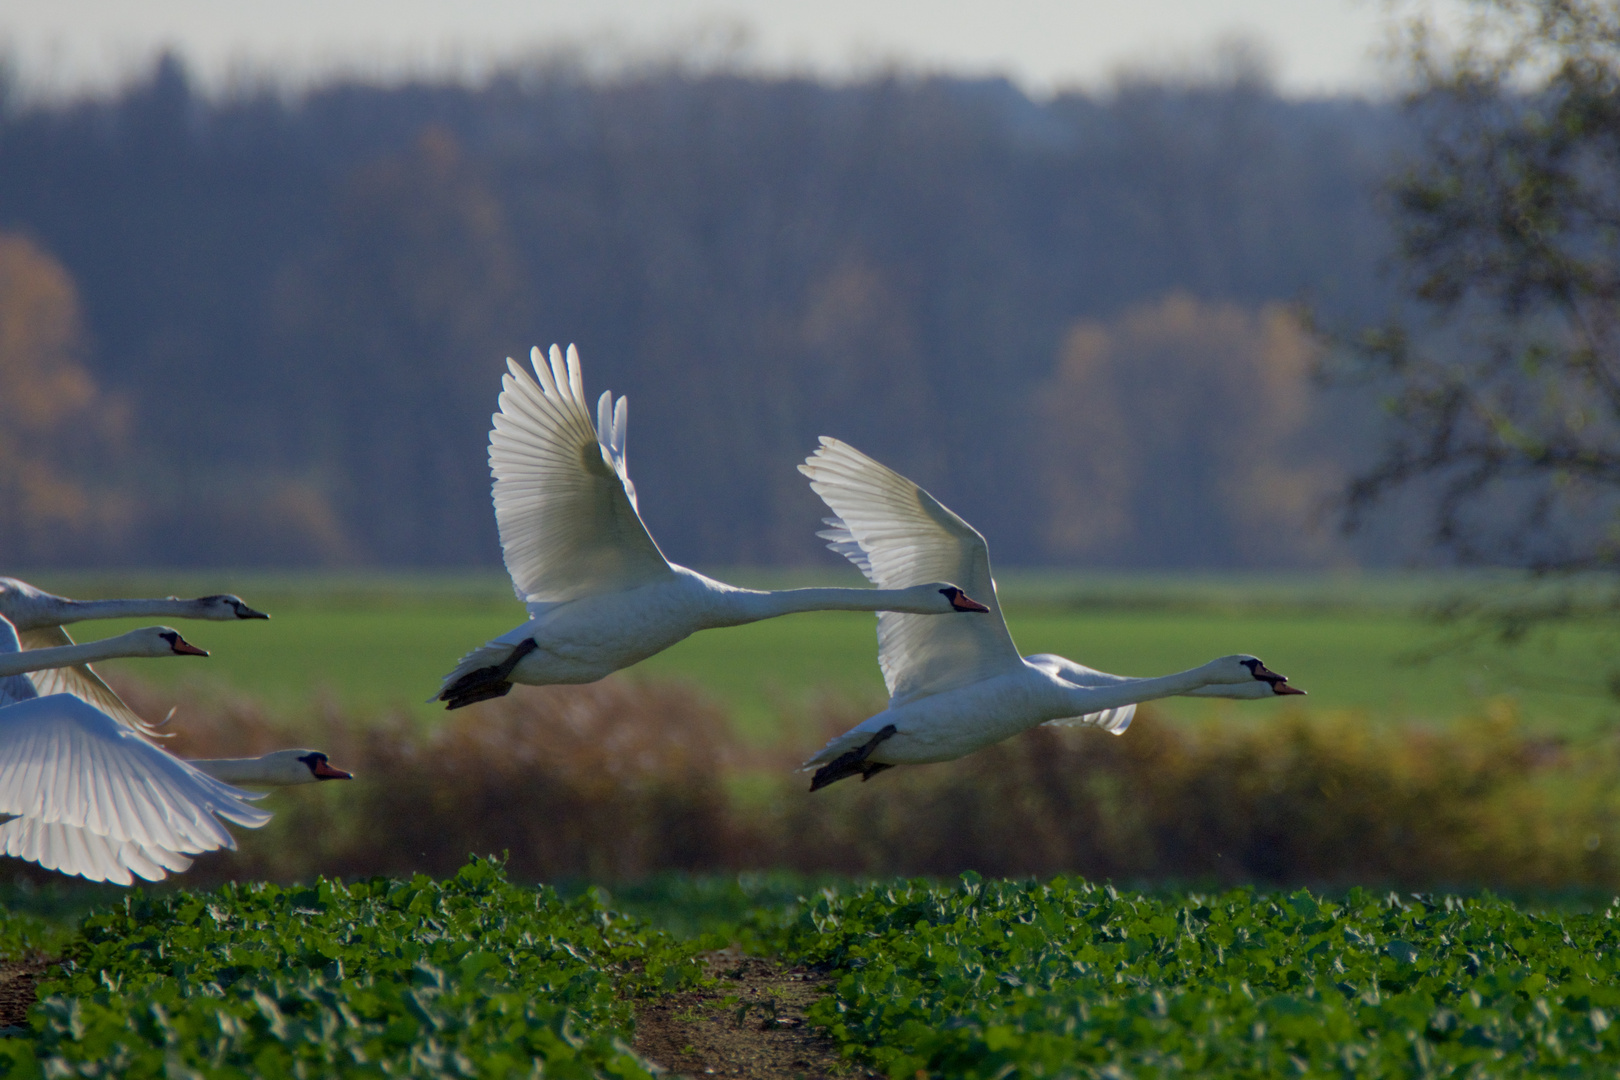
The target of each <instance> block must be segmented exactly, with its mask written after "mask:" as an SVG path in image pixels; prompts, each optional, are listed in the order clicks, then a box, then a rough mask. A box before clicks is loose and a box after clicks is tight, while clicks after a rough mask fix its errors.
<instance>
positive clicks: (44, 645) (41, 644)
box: [20, 626, 168, 739]
mask: <svg viewBox="0 0 1620 1080" xmlns="http://www.w3.org/2000/svg"><path fill="white" fill-rule="evenodd" d="M20 637H21V640H22V647H23V648H24V649H54V648H57V647H58V646H62V645H72V644H73V639H72V638H71V637H69V636H68V632H67V631H66V630H64V629H62V628H61V627H60V626H42V627H40V628H39V629H37V630H24V631H23V632H22V634H21V635H20ZM27 678H28V679H29V681H31V682H32V683H33V684H34V689H35V690H37V691H38V692H39V696H40V697H48V696H50V695H51V694H72V695H73V696H74V697H76V698H80V699H82V700H84V701H88V702H89V703H90V704H92V705H94V706H95V707H96V708H98V709H100V710H101V711H102V712H104V713H106V714H107V715H108V716H110V717H112V718H113V719H114V720H117V721H118V722H119V723H120V724H123V725H124V726H125V727H128V728H133V729H134V730H136V731H138V732H140V733H141V734H142V735H145V736H148V737H150V738H159V739H166V738H168V736H167V735H163V734H161V733H160V732H158V731H157V730H155V729H154V728H153V727H151V725H149V724H147V722H146V721H144V720H142V719H141V718H140V717H139V716H137V715H136V714H135V710H134V709H132V708H130V707H129V706H128V705H125V704H124V699H123V698H121V697H119V696H118V695H117V694H116V693H114V692H113V688H112V687H110V686H108V685H107V684H106V683H104V682H102V681H101V676H100V675H97V674H96V673H95V671H94V670H93V669H92V668H91V667H90V665H89V664H76V665H74V666H73V667H59V668H45V669H44V670H43V671H34V672H30V673H29V674H28V676H27Z"/></svg>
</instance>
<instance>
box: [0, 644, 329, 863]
mask: <svg viewBox="0 0 1620 1080" xmlns="http://www.w3.org/2000/svg"><path fill="white" fill-rule="evenodd" d="M207 655H208V654H207V653H206V652H204V651H203V650H202V649H198V648H196V647H195V646H193V645H192V644H190V643H189V642H187V641H186V640H185V639H184V638H182V637H181V636H180V635H179V634H178V633H177V632H176V631H174V630H170V629H169V628H167V627H161V626H157V627H146V628H144V629H142V630H135V631H131V632H130V633H128V634H123V635H120V636H118V637H115V638H107V639H105V640H102V641H95V642H90V643H88V644H84V645H72V646H61V647H56V648H44V649H33V650H29V651H27V652H21V651H19V649H18V645H17V635H16V634H15V632H14V631H13V629H12V627H11V624H10V623H9V622H7V621H6V620H5V619H4V618H0V673H3V674H4V675H5V676H8V677H10V678H9V679H8V680H7V681H4V682H0V815H15V816H14V817H11V819H10V820H8V821H6V822H5V823H4V824H0V854H6V855H12V856H15V857H18V858H22V859H28V860H30V861H33V862H37V863H39V864H40V865H42V866H45V867H46V868H47V869H51V870H59V871H61V872H63V873H67V874H77V875H80V876H82V877H86V878H88V879H90V880H92V881H111V882H115V883H117V884H120V885H128V884H130V883H131V882H132V881H133V879H134V877H136V876H138V877H142V878H146V879H147V880H150V881H157V880H161V879H162V878H163V877H165V876H166V875H167V873H168V872H169V871H177V872H178V871H182V870H185V869H186V868H187V867H189V866H190V865H191V860H190V858H188V857H187V856H188V854H196V853H199V852H204V851H214V850H218V849H220V848H234V847H235V846H236V840H235V838H234V837H232V836H231V834H230V832H229V831H228V830H227V829H226V828H225V827H224V825H223V823H222V820H221V819H223V821H229V822H233V823H235V824H238V825H243V826H246V827H248V828H258V827H259V826H261V825H263V824H264V823H265V822H267V821H269V820H270V814H269V812H268V811H265V810H261V809H259V808H258V807H256V806H252V805H250V802H249V800H252V799H256V798H258V797H259V796H257V795H253V794H250V793H248V792H246V791H242V790H240V789H238V788H236V787H234V786H232V785H234V784H249V785H262V784H268V785H276V786H279V785H285V784H298V783H313V782H316V781H320V780H336V779H348V778H349V774H348V773H346V772H344V771H343V770H341V769H335V768H333V767H332V766H331V765H330V763H329V762H328V760H327V757H326V755H325V754H323V753H321V752H319V751H315V750H281V751H277V752H275V753H271V754H265V755H263V756H261V757H257V758H242V759H220V760H205V761H193V762H187V761H183V760H181V759H179V758H177V757H174V756H173V755H171V754H169V753H167V752H165V751H164V750H161V749H159V748H158V747H157V746H154V745H153V744H152V743H150V742H148V741H147V740H146V739H145V738H143V737H142V736H141V734H140V733H139V731H137V730H136V729H134V728H132V727H130V726H128V725H126V724H124V723H122V722H121V721H119V720H117V719H115V718H114V717H112V716H110V715H108V714H107V713H106V712H104V711H103V710H101V709H100V708H97V707H96V706H95V705H94V704H92V703H90V702H88V701H86V700H84V699H82V698H79V697H76V696H75V695H73V694H68V693H52V694H48V695H44V696H41V695H39V694H38V693H37V691H36V689H35V687H34V685H33V683H32V682H31V681H30V679H31V677H37V673H38V672H40V671H46V670H51V665H57V664H81V663H89V662H93V661H99V660H110V659H113V658H115V657H124V656H207ZM29 673H35V676H30V674H29Z"/></svg>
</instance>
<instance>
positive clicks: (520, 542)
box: [489, 345, 671, 604]
mask: <svg viewBox="0 0 1620 1080" xmlns="http://www.w3.org/2000/svg"><path fill="white" fill-rule="evenodd" d="M532 358H533V365H534V376H535V377H534V378H530V377H529V374H528V373H527V372H525V371H524V370H523V368H521V367H520V366H519V365H518V364H516V363H515V362H512V361H508V362H507V367H508V369H509V370H508V373H507V374H506V375H505V376H504V377H503V378H502V382H501V385H502V387H503V391H502V393H501V396H500V410H501V411H500V412H498V413H496V414H495V415H494V417H493V418H492V419H493V422H494V430H493V431H491V432H490V438H489V465H490V471H491V473H493V475H494V477H495V484H494V501H495V520H496V524H497V525H498V526H499V528H500V534H501V550H502V553H503V555H504V557H505V560H506V568H507V570H508V571H509V572H510V573H511V575H512V582H513V586H514V588H515V589H516V591H517V594H518V597H519V598H520V599H522V600H524V601H525V602H529V603H541V604H544V603H561V602H565V601H568V600H574V599H578V598H579V597H582V596H589V595H592V594H595V593H603V592H614V591H618V590H623V589H631V588H635V587H636V586H638V585H643V584H647V583H650V582H652V581H656V580H659V579H662V578H667V577H668V576H669V575H670V574H671V570H670V566H669V563H668V562H667V561H666V560H665V558H664V556H663V554H662V553H661V552H660V551H659V550H658V545H657V544H656V543H654V542H653V538H652V536H651V535H650V534H649V533H648V532H647V528H646V526H645V525H644V524H642V521H641V517H640V515H639V514H638V513H637V511H636V500H635V494H634V488H633V487H632V486H631V485H630V482H629V475H628V470H627V468H626V465H625V453H624V449H625V431H626V426H627V418H626V415H625V407H624V400H623V399H622V398H621V399H620V400H619V404H618V407H617V408H616V409H611V410H610V409H609V404H608V403H609V398H610V396H611V395H604V396H603V398H602V400H601V401H599V402H598V407H597V415H598V419H599V421H600V423H601V425H602V430H601V434H600V436H599V435H598V431H597V429H596V428H595V427H593V426H592V423H591V410H590V409H589V407H588V406H587V405H586V402H585V395H584V388H583V385H582V380H581V377H580V372H579V356H578V354H577V353H576V352H575V350H574V347H573V346H571V345H570V346H569V347H568V354H567V357H566V360H565V359H564V357H563V355H562V353H561V352H560V350H558V349H557V348H556V347H555V346H553V347H552V350H551V357H550V364H549V365H548V364H546V363H545V362H543V360H542V358H541V355H540V350H539V349H535V350H534V352H533V354H532ZM610 415H611V418H612V424H611V427H610V426H609V424H608V419H609V416H610Z"/></svg>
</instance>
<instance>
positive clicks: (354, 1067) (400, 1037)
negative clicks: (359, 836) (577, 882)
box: [4, 859, 700, 1080]
mask: <svg viewBox="0 0 1620 1080" xmlns="http://www.w3.org/2000/svg"><path fill="white" fill-rule="evenodd" d="M691 954H692V950H691V949H690V948H689V947H687V946H683V945H680V944H678V943H676V942H674V941H673V940H671V939H670V938H668V937H666V936H665V935H663V934H661V933H659V932H657V931H653V930H650V929H649V928H648V927H647V926H646V925H645V924H643V923H641V922H639V921H638V920H636V919H633V918H631V917H628V916H623V915H616V914H613V913H611V912H608V911H607V910H605V909H604V908H603V907H602V905H601V904H600V902H599V900H598V898H597V897H596V896H595V895H594V894H592V895H587V896H583V897H580V898H578V899H575V900H571V901H565V900H563V899H561V898H560V897H558V895H557V894H556V893H555V892H554V891H552V890H550V889H547V888H540V889H533V888H522V887H519V886H515V885H511V884H509V883H508V882H507V881H506V880H505V876H504V873H503V870H502V867H501V865H500V864H499V863H494V862H490V861H487V860H482V859H475V860H473V861H472V862H470V863H469V864H468V865H466V866H465V867H463V868H462V869H461V871H460V872H458V873H457V874H456V875H455V876H454V877H452V878H450V879H448V880H446V881H443V882H438V881H434V880H432V879H430V878H427V877H425V876H421V875H418V876H417V877H415V878H413V879H411V880H408V881H397V880H386V879H373V880H371V881H365V882H357V883H354V884H347V885H346V884H344V883H343V882H341V881H331V880H325V879H322V880H320V881H318V882H317V883H316V884H315V885H314V886H312V887H308V888H281V887H278V886H276V885H268V884H238V885H227V886H224V887H222V888H220V889H218V890H216V891H214V892H210V893H191V892H177V893H173V894H169V895H166V896H147V895H143V894H141V893H139V892H136V893H134V894H132V895H131V896H129V897H128V898H127V899H126V900H125V901H124V903H123V904H122V905H120V906H119V907H117V908H115V909H113V910H110V911H104V912H101V913H98V914H94V915H91V916H90V917H89V918H87V919H86V920H85V922H84V925H83V928H82V931H81V934H80V936H79V938H78V939H77V940H75V941H74V942H73V944H72V945H71V946H70V947H69V949H68V952H67V955H66V958H65V962H64V964H63V965H62V968H61V970H60V974H59V975H58V976H57V977H56V978H54V979H53V980H51V981H50V982H47V983H45V984H43V985H41V987H40V1004H39V1005H38V1006H37V1008H36V1009H35V1011H34V1013H33V1017H32V1022H33V1027H34V1031H35V1036H36V1038H35V1044H34V1047H33V1050H34V1053H35V1055H36V1056H37V1061H38V1065H39V1066H40V1067H42V1068H43V1069H44V1072H45V1074H46V1075H50V1076H85V1077H112V1076H118V1077H128V1078H132V1080H133V1078H139V1077H148V1076H154V1077H155V1076H166V1075H173V1074H176V1073H184V1074H185V1075H190V1076H201V1077H210V1078H213V1077H219V1078H225V1077H238V1076H255V1077H283V1076H286V1077H294V1076H342V1077H350V1076H354V1077H361V1076H384V1075H387V1076H424V1077H427V1076H431V1077H443V1076H477V1077H507V1076H531V1075H535V1074H537V1073H538V1072H540V1071H541V1070H542V1069H543V1071H544V1073H545V1075H547V1076H561V1077H623V1078H632V1077H635V1078H641V1077H650V1075H651V1073H650V1069H649V1066H648V1065H647V1064H646V1063H645V1062H643V1061H641V1060H640V1059H639V1058H637V1057H636V1056H635V1055H634V1054H633V1053H632V1052H631V1051H630V1050H629V1049H628V1046H627V1044H626V1040H627V1039H628V1037H629V1034H630V1031H631V1027H632V1023H633V1012H632V1000H631V999H633V998H634V997H635V996H636V995H640V994H647V993H652V992H656V991H660V990H666V989H674V988H679V987H682V986H686V985H689V984H691V983H693V982H695V981H696V980H697V979H698V978H699V977H700V971H699V968H698V966H697V965H696V963H695V962H694V961H693V960H692V955H691ZM22 1049H23V1044H21V1043H13V1044H10V1045H8V1046H6V1047H5V1048H4V1051H5V1052H6V1053H7V1054H8V1055H9V1056H10V1058H11V1059H12V1063H13V1065H14V1066H15V1067H16V1068H26V1067H28V1066H29V1065H31V1064H32V1063H29V1062H25V1061H23V1057H24V1055H23V1053H22V1052H21V1051H22Z"/></svg>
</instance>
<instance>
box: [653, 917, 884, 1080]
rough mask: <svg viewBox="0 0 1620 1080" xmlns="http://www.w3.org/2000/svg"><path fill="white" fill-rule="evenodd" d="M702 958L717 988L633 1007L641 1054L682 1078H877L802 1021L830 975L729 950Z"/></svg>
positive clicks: (823, 991)
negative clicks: (716, 982) (841, 1054)
mask: <svg viewBox="0 0 1620 1080" xmlns="http://www.w3.org/2000/svg"><path fill="white" fill-rule="evenodd" d="M702 959H703V962H704V963H705V964H706V965H707V966H708V969H709V972H708V973H709V974H710V975H712V976H713V977H714V978H715V979H717V980H718V985H716V986H713V987H708V988H705V989H703V990H693V991H689V992H687V993H684V994H673V995H670V996H669V997H664V998H659V999H658V1000H657V1001H654V1002H651V1003H649V1004H646V1005H643V1006H641V1007H640V1008H639V1009H638V1010H637V1011H636V1042H635V1049H636V1053H638V1054H640V1055H641V1056H642V1057H644V1058H646V1059H647V1060H648V1061H651V1062H654V1063H656V1064H658V1065H659V1066H661V1067H663V1068H665V1069H668V1070H669V1071H670V1072H672V1073H675V1074H676V1075H678V1076H687V1077H692V1078H694V1080H707V1078H708V1077H711V1076H713V1077H746V1078H748V1080H820V1078H822V1077H838V1078H839V1080H864V1078H868V1077H877V1076H878V1074H877V1073H873V1072H868V1071H867V1070H865V1069H861V1068H859V1067H858V1066H854V1065H851V1064H850V1063H849V1062H848V1061H845V1060H844V1059H843V1058H841V1057H839V1055H838V1045H837V1044H836V1043H834V1042H833V1041H832V1040H831V1039H828V1038H826V1037H825V1036H824V1035H822V1034H820V1033H819V1032H818V1031H817V1029H815V1028H813V1027H812V1026H811V1025H810V1024H809V1023H807V1022H806V1021H805V1018H804V1014H805V1010H807V1009H809V1008H810V1006H811V1005H812V1004H814V1003H815V1002H816V1000H817V999H819V998H821V997H824V996H826V994H827V992H828V990H829V989H831V986H832V982H833V980H832V979H831V977H829V976H827V975H824V974H821V973H819V972H815V971H812V970H810V969H807V968H802V967H786V966H784V965H782V964H780V963H777V962H776V961H773V960H762V959H760V958H759V957H755V956H743V955H742V954H740V953H738V952H735V951H733V950H730V949H726V950H723V951H720V952H713V953H707V954H705V955H704V956H703V958H702Z"/></svg>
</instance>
